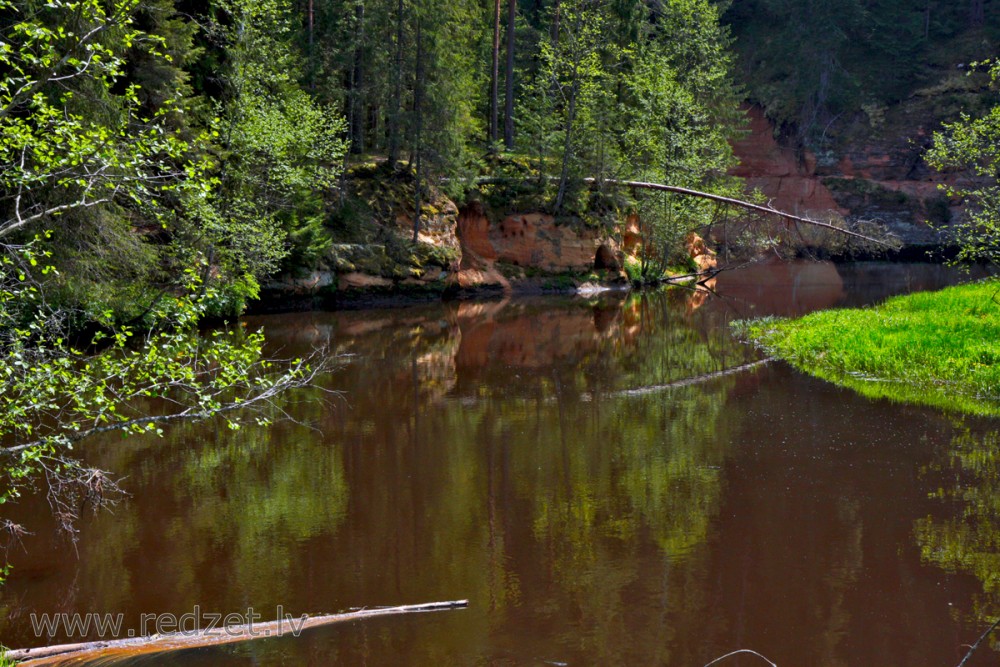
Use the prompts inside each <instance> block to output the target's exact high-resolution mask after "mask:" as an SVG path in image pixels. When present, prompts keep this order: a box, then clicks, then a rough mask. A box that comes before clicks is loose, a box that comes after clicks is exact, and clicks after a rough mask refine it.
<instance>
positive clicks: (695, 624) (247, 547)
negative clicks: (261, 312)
mask: <svg viewBox="0 0 1000 667" xmlns="http://www.w3.org/2000/svg"><path fill="white" fill-rule="evenodd" d="M957 279H959V277H958V276H956V275H955V274H953V273H951V272H949V271H946V270H944V269H941V268H939V267H932V266H926V265H915V264H908V265H890V264H879V263H861V264H849V265H840V266H834V265H833V264H829V263H812V264H805V263H803V264H772V265H761V266H756V267H751V268H749V269H746V270H743V271H740V272H735V273H732V274H726V275H724V276H723V277H722V278H721V279H720V280H719V283H718V285H717V291H718V293H719V295H720V296H719V297H711V298H705V297H704V295H700V294H694V293H691V292H688V291H684V290H674V291H670V292H657V293H639V294H631V295H626V294H623V293H622V294H605V295H603V296H601V297H599V298H597V297H595V298H591V299H583V298H563V297H545V298H541V297H539V298H532V299H512V300H509V301H488V302H461V303H443V304H430V305H421V306H414V307H407V308H399V309H393V310H366V311H344V312H332V313H305V314H302V313H296V314H284V315H269V316H260V317H254V318H248V320H247V325H248V326H249V327H263V328H264V330H265V332H266V333H267V336H268V341H269V345H271V347H272V349H273V351H275V353H277V354H280V355H292V354H300V353H303V352H306V351H308V350H309V349H311V348H312V347H314V346H316V345H319V344H329V345H330V346H331V348H332V349H333V350H334V351H335V352H336V353H338V354H342V355H351V356H345V357H344V360H343V361H344V363H343V366H342V367H341V368H340V369H339V370H338V371H336V372H335V373H333V374H331V375H330V376H328V377H326V378H325V379H324V380H323V382H322V384H323V387H325V388H328V389H333V390H336V391H337V392H340V393H339V394H338V395H333V394H329V393H326V392H324V391H322V390H321V389H319V388H316V389H310V390H307V391H302V392H299V393H297V394H290V395H288V396H287V397H286V399H285V400H284V401H283V403H282V406H281V407H282V409H283V410H284V412H286V413H287V415H288V417H289V418H283V419H277V420H276V421H275V422H274V423H273V424H272V425H270V426H257V425H247V426H245V427H244V428H243V429H241V430H238V431H231V430H229V429H227V428H225V427H224V426H222V425H219V424H214V423H211V424H205V423H203V424H189V425H183V426H179V427H175V428H172V429H171V430H169V431H168V432H167V433H166V435H165V437H163V438H142V439H130V440H122V439H120V438H110V439H107V440H103V441H99V442H93V443H91V444H89V445H86V446H85V454H84V455H85V457H86V459H87V461H88V462H89V463H93V464H96V465H100V466H102V467H103V468H105V469H109V470H113V471H115V472H116V473H117V474H119V475H120V476H122V477H124V480H123V485H124V486H125V487H126V489H127V490H128V491H129V493H130V494H131V497H130V498H128V499H126V500H124V501H123V502H121V503H120V504H119V505H117V506H116V507H114V508H113V509H112V510H110V511H105V512H100V513H98V514H96V515H91V514H89V513H88V514H87V515H86V516H85V517H84V518H83V520H81V522H80V525H79V531H80V532H79V541H78V543H77V545H76V546H75V547H74V546H73V545H72V544H70V543H68V542H67V541H66V540H65V539H63V538H60V537H59V536H58V535H57V534H56V532H55V530H54V521H53V519H52V517H51V515H50V513H49V509H48V507H47V505H46V504H45V502H44V500H43V499H40V498H28V499H25V500H24V501H22V502H21V503H20V504H19V505H18V506H17V507H15V508H14V511H13V513H12V514H11V515H10V516H11V518H13V519H15V520H18V521H20V522H22V523H24V524H25V525H26V526H27V527H28V529H30V530H32V531H33V535H30V536H28V537H27V538H26V539H25V542H24V546H25V551H24V552H18V553H14V554H12V559H13V563H14V567H15V569H14V571H13V573H12V574H11V576H10V578H9V581H8V583H7V584H6V585H5V586H4V587H3V588H0V596H2V598H0V643H3V644H4V645H6V646H10V647H17V648H21V647H29V646H40V645H44V644H47V643H62V642H66V641H79V640H80V639H81V637H79V636H73V637H70V636H68V635H67V633H66V632H65V631H62V632H60V633H57V635H56V636H55V637H54V638H53V639H52V640H51V641H50V640H49V639H48V638H46V637H38V636H36V635H37V633H36V632H35V631H34V629H33V627H32V620H31V619H32V614H35V615H36V617H37V615H39V614H42V613H50V614H51V613H66V614H74V613H79V614H87V613H101V614H113V615H114V614H120V615H121V618H122V619H123V621H122V627H121V628H120V630H119V632H118V636H127V633H129V632H132V633H133V634H142V632H143V631H145V632H151V631H154V629H153V628H152V627H150V626H148V625H147V626H145V627H144V626H143V625H142V623H141V620H140V619H141V618H142V615H143V614H168V613H169V614H174V615H177V616H180V615H182V614H188V613H192V612H195V613H199V614H206V613H220V614H229V613H238V614H246V613H247V609H248V608H252V609H253V610H254V613H256V614H259V615H260V617H261V618H262V620H263V621H270V620H273V619H274V618H276V616H277V615H280V614H281V613H289V614H293V615H296V616H297V615H299V614H302V613H312V614H318V613H324V612H336V611H342V610H347V609H350V608H356V607H374V606H380V605H397V604H410V603H422V602H432V601H438V600H458V599H468V600H469V607H468V608H467V609H464V610H456V611H444V612H435V613H428V614H419V615H411V616H396V617H384V618H373V619H369V620H363V621H356V622H352V623H345V624H338V625H332V626H328V627H322V628H315V629H312V630H308V631H306V632H305V633H304V634H302V636H301V637H298V638H295V637H290V636H285V637H281V638H277V639H275V638H271V639H260V640H257V641H253V642H248V643H243V644H232V645H227V646H220V647H212V648H199V649H190V650H184V651H180V652H173V653H167V654H161V655H158V656H137V657H133V658H126V659H124V660H121V659H119V658H116V660H118V661H117V662H114V664H122V665H124V664H135V665H140V664H141V665H227V666H242V665H246V666H250V665H255V666H257V665H260V666H268V665H327V664H340V665H433V666H442V665H497V666H506V665H537V666H545V665H670V666H677V667H681V666H684V667H701V666H702V665H705V664H706V663H708V662H710V661H711V660H712V659H714V658H717V657H719V656H722V655H724V654H726V653H729V652H731V651H735V650H737V649H753V650H755V651H758V652H760V653H761V654H763V655H764V656H766V657H767V658H768V659H769V660H770V661H772V662H774V663H776V664H777V665H779V667H820V666H822V667H827V666H830V667H833V666H838V667H839V666H858V667H867V666H876V665H877V666H879V667H887V666H891V665H900V666H903V665H905V666H918V667H919V666H924V665H927V666H931V665H940V666H952V667H953V666H954V665H957V663H958V662H959V661H960V660H961V659H962V657H963V656H964V654H965V653H966V651H967V650H968V645H969V644H971V643H972V642H973V641H975V639H976V638H977V637H978V636H979V634H980V633H981V632H982V631H983V629H985V627H986V626H987V625H988V621H991V620H992V619H993V618H995V615H996V614H997V613H998V612H1000V500H998V498H1000V438H998V435H997V434H998V432H1000V422H997V421H995V420H992V421H991V420H986V419H974V418H968V417H962V416H958V415H949V414H945V413H942V412H940V411H938V410H934V409H930V408H923V407H913V406H906V405H899V404H893V403H890V402H888V401H871V400H867V399H865V398H862V397H860V396H858V395H856V394H854V393H852V392H851V391H849V390H845V389H840V388H837V387H835V386H833V385H830V384H827V383H824V382H822V381H819V380H815V379H812V378H810V377H808V376H806V375H803V374H802V373H799V372H797V371H795V370H793V369H792V368H790V367H789V366H787V365H784V364H782V363H773V364H769V365H765V366H760V367H757V368H755V369H752V370H748V371H745V372H738V373H734V374H731V375H726V376H723V377H715V378H714V379H710V380H707V381H703V382H698V383H694V384H685V383H684V382H683V381H684V380H687V379H689V378H696V377H699V376H703V375H705V374H708V373H713V372H716V371H720V370H725V369H728V368H733V367H737V366H740V365H742V364H746V363H749V362H753V361H755V360H758V359H759V358H760V355H759V353H757V352H756V351H754V350H753V349H750V348H748V347H747V346H745V345H743V344H741V343H739V342H738V341H736V340H734V339H733V337H732V336H731V334H730V331H729V322H730V321H731V320H733V319H737V318H741V317H747V316H761V315H768V314H777V315H795V314H801V313H805V312H808V311H812V310H816V309H819V308H828V307H834V306H845V305H846V306H856V305H861V304H866V303H873V302H876V301H878V300H879V299H882V298H885V297H886V296H889V295H892V294H898V293H904V292H908V291H913V290H919V289H931V288H935V287H939V286H942V285H944V284H947V283H950V282H954V281H955V280H957ZM662 385H668V386H666V387H664V386H662ZM649 387H652V389H650V390H649V391H644V392H631V390H636V389H642V388H649ZM657 387H659V388H657ZM84 638H85V639H98V638H99V636H98V633H97V632H95V631H94V630H93V628H92V629H91V631H90V632H89V633H88V634H87V636H86V637H84ZM105 638H110V637H107V636H106V637H105ZM998 662H1000V652H997V651H995V650H994V648H993V647H992V646H990V645H989V643H988V642H987V643H986V644H985V645H984V646H983V647H982V648H980V649H979V651H978V652H977V653H976V655H975V657H974V658H973V660H971V661H969V663H967V664H968V665H995V664H997V663H998ZM73 664H81V663H73ZM86 664H112V661H110V660H107V661H97V662H91V663H86ZM719 664H722V665H726V666H732V665H736V666H740V665H743V666H747V667H749V666H753V665H765V664H766V663H765V662H764V661H763V660H761V659H760V658H757V657H754V656H750V655H744V656H741V657H733V658H730V659H727V660H725V661H724V662H722V663H719Z"/></svg>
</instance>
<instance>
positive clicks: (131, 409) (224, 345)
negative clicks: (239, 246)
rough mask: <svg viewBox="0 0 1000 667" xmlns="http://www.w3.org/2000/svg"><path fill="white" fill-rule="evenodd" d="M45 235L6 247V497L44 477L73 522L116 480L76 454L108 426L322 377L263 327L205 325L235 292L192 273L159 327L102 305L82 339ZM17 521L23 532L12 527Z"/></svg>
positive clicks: (155, 428) (202, 409)
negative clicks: (270, 355)
mask: <svg viewBox="0 0 1000 667" xmlns="http://www.w3.org/2000/svg"><path fill="white" fill-rule="evenodd" d="M47 260H48V258H47V256H46V253H44V252H39V251H37V250H36V247H35V244H29V245H27V246H24V247H22V248H20V249H19V250H18V251H17V252H16V253H14V252H9V253H7V254H5V255H3V256H2V257H0V441H2V442H4V443H5V446H4V447H3V448H2V449H0V462H2V464H0V504H4V503H7V502H10V501H11V500H14V499H16V498H17V497H18V496H19V495H20V494H21V493H22V491H23V490H24V489H25V488H26V487H29V486H31V485H33V484H34V483H35V480H36V479H37V478H38V477H39V476H43V477H45V478H46V480H47V481H48V485H49V498H50V502H51V503H52V505H53V508H54V509H55V510H56V513H57V515H58V516H59V519H60V521H61V522H62V523H63V525H64V526H65V527H67V528H71V527H72V522H73V520H74V519H75V517H76V512H78V511H79V509H78V503H79V502H81V501H83V502H94V503H95V504H100V502H101V500H102V499H103V494H105V493H111V491H112V490H113V489H114V484H113V482H111V481H110V480H108V479H107V478H106V477H105V475H104V473H102V472H101V471H94V470H86V469H83V468H81V467H80V466H79V464H78V463H77V462H76V461H75V460H74V459H72V458H71V451H72V449H73V446H74V444H75V443H77V442H79V441H81V440H83V439H84V438H86V437H89V436H91V435H95V434H97V433H103V432H115V431H117V432H121V433H123V434H125V435H136V434H142V433H156V434H159V433H161V428H162V426H163V425H164V424H166V423H170V422H173V421H177V420H190V419H194V420H197V419H206V418H208V417H211V416H213V415H217V414H226V415H230V414H232V415H233V416H231V417H230V416H227V418H226V423H227V424H228V426H229V427H230V428H233V429H235V428H238V427H239V424H240V421H239V419H240V418H239V417H238V416H236V414H235V413H234V412H232V411H233V410H235V409H237V408H243V407H249V406H253V405H255V404H258V403H266V401H267V400H268V399H269V398H270V397H271V396H273V395H275V394H276V392H278V391H280V390H281V389H282V388H283V387H287V386H292V385H295V384H297V383H300V382H301V381H303V380H305V379H306V378H307V377H310V376H311V371H310V369H309V367H308V366H307V365H306V364H305V363H303V362H302V361H300V360H293V361H291V362H289V363H288V364H285V365H276V364H273V363H272V362H270V361H268V360H267V359H266V358H265V357H264V356H263V353H262V346H263V343H264V338H263V334H261V333H260V332H257V333H247V332H244V331H243V330H241V329H239V328H237V329H233V330H217V331H214V332H212V333H211V334H209V335H207V336H204V335H202V334H201V333H200V332H199V328H198V325H199V321H200V320H201V319H202V318H204V317H205V316H206V315H208V314H211V312H212V309H218V308H219V300H220V299H223V298H225V296H224V295H220V294H219V293H218V292H217V291H215V290H213V289H211V288H203V286H202V285H200V281H199V278H198V276H199V271H196V270H194V269H192V270H190V271H189V272H188V276H187V279H188V285H187V292H186V293H185V294H174V295H169V296H164V297H163V298H162V299H160V300H159V301H158V302H157V303H156V304H155V305H154V307H153V308H152V309H151V311H150V313H149V316H148V317H149V320H148V321H149V323H150V325H151V326H150V328H148V329H135V328H131V327H123V326H113V322H112V319H111V318H112V315H113V314H112V313H111V312H110V311H108V312H106V313H104V314H102V317H101V319H100V324H101V325H102V327H101V328H100V329H99V330H97V331H96V332H95V333H94V334H93V335H92V336H91V337H90V338H89V339H86V340H84V341H81V342H82V343H83V345H80V344H79V343H74V342H73V338H72V331H71V330H70V329H68V326H67V317H66V314H65V313H64V312H62V311H59V310H53V309H52V308H50V307H49V306H48V305H47V303H46V300H45V295H44V291H43V290H42V289H41V286H40V285H39V283H37V282H36V281H35V280H34V279H33V275H35V274H46V273H50V272H51V268H50V267H48V266H47ZM10 532H12V531H10Z"/></svg>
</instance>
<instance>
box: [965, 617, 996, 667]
mask: <svg viewBox="0 0 1000 667" xmlns="http://www.w3.org/2000/svg"><path fill="white" fill-rule="evenodd" d="M997 626H1000V618H998V619H997V620H995V621H994V622H993V625H991V626H990V627H988V628H986V632H984V633H983V634H981V635H979V639H977V640H976V643H975V644H973V645H972V647H971V648H969V652H968V653H966V654H965V657H964V658H962V662H960V663H958V667H963V666H964V665H965V663H967V662H968V661H969V658H971V657H972V654H973V653H975V652H976V649H977V648H979V645H980V644H982V643H983V640H984V639H986V638H987V637H989V636H990V633H991V632H993V631H994V630H996V629H997Z"/></svg>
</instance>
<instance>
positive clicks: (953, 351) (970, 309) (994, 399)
mask: <svg viewBox="0 0 1000 667" xmlns="http://www.w3.org/2000/svg"><path fill="white" fill-rule="evenodd" d="M998 291H1000V283H998V282H997V281H987V282H981V283H974V284H969V285H963V286H959V287H952V288H948V289H945V290H941V291H940V292H922V293H917V294H912V295H909V296H904V297H897V298H894V299H890V300H888V301H886V302H885V303H884V304H882V305H880V306H876V307H873V308H866V309H857V310H828V311H823V312H819V313H814V314H812V315H808V316H806V317H803V318H801V319H797V320H767V321H759V322H751V323H750V324H749V325H745V327H744V333H746V334H748V336H749V338H750V339H751V340H753V341H754V342H755V343H757V344H758V345H759V346H762V347H764V348H765V349H766V350H768V351H769V352H770V353H772V354H776V355H778V356H780V357H781V358H783V359H786V360H788V361H789V362H791V363H792V364H794V365H795V366H797V367H798V368H801V369H803V370H805V371H807V372H809V373H812V374H813V375H816V376H818V377H822V378H824V379H827V380H830V381H832V382H835V383H837V384H841V385H845V386H848V387H850V388H852V389H854V390H856V391H859V392H860V393H862V394H864V395H866V396H871V397H875V398H882V397H884V398H889V399H891V400H896V401H901V402H912V403H922V404H928V405H934V406H938V407H942V408H945V409H950V410H958V411H964V412H971V413H975V414H987V415H1000V354H998V351H997V347H996V345H995V341H996V340H997V339H998V336H1000V306H998V304H997V301H996V300H995V299H996V298H997V294H998Z"/></svg>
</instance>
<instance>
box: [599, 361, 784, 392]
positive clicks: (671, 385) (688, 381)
mask: <svg viewBox="0 0 1000 667" xmlns="http://www.w3.org/2000/svg"><path fill="white" fill-rule="evenodd" d="M774 360H775V357H768V358H767V359H761V360H760V361H753V362H750V363H749V364H743V365H741V366H733V367H732V368H725V369H723V370H721V371H715V372H713V373H705V374H704V375H698V376H696V377H693V378H685V379H683V380H678V381H676V382H668V383H667V384H654V385H650V386H648V387H639V388H638V389H623V390H622V391H618V392H615V395H616V396H643V395H645V394H655V393H656V392H660V391H667V390H670V389H679V388H680V387H689V386H691V385H693V384H701V383H703V382H709V381H711V380H715V379H716V378H721V377H726V376H727V375H736V374H737V373H745V372H746V371H749V370H752V369H754V368H757V367H758V366H764V365H765V364H769V363H771V362H772V361H774Z"/></svg>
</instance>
